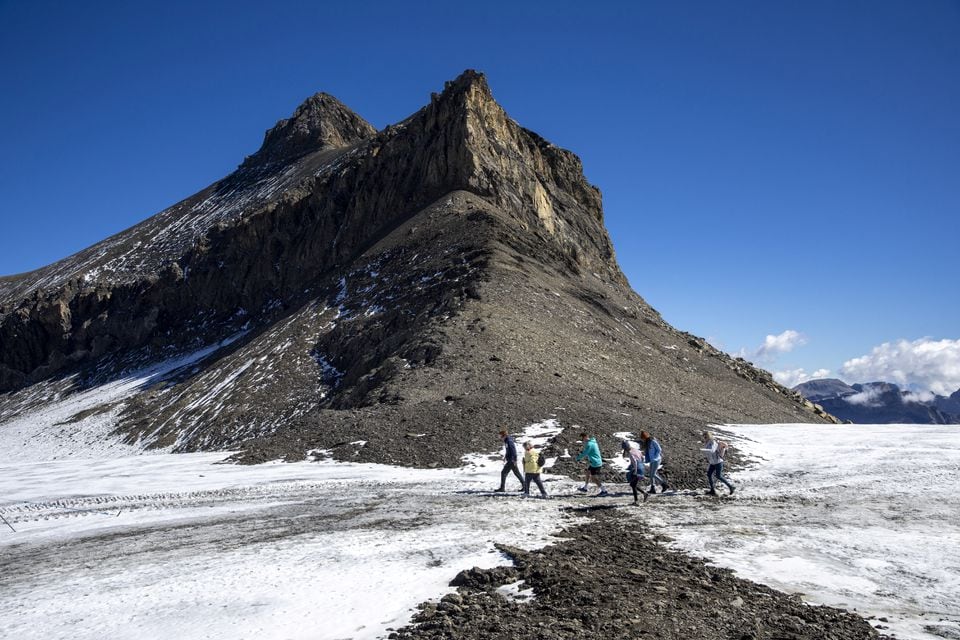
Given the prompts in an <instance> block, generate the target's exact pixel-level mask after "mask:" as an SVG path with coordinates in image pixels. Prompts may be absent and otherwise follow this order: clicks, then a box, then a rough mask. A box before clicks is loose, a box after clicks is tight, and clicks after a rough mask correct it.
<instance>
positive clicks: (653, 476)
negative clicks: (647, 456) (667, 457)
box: [650, 460, 663, 493]
mask: <svg viewBox="0 0 960 640" xmlns="http://www.w3.org/2000/svg"><path fill="white" fill-rule="evenodd" d="M659 468H660V461H659V460H654V461H652V462H651V463H650V493H656V492H657V485H656V482H657V480H658V479H660V481H661V482H663V480H662V479H661V478H660V476H658V475H657V469H659Z"/></svg>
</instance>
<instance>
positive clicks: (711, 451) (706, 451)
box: [700, 431, 734, 496]
mask: <svg viewBox="0 0 960 640" xmlns="http://www.w3.org/2000/svg"><path fill="white" fill-rule="evenodd" d="M700 451H702V452H703V455H705V456H706V458H707V465H708V466H707V482H709V483H710V490H709V491H707V495H708V496H715V495H717V490H716V486H715V485H714V482H713V478H714V476H716V478H717V480H719V481H720V482H722V483H723V484H725V485H727V489H729V490H730V494H731V495H732V494H733V491H734V486H733V485H732V484H730V483H729V482H728V481H727V479H726V478H724V477H723V456H725V455H726V453H727V443H726V442H723V441H721V440H714V438H713V434H711V433H710V432H709V431H704V432H703V448H701V449H700Z"/></svg>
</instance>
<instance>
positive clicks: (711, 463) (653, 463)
mask: <svg viewBox="0 0 960 640" xmlns="http://www.w3.org/2000/svg"><path fill="white" fill-rule="evenodd" d="M500 438H501V439H502V440H503V445H504V449H505V451H504V465H503V470H502V471H501V472H500V487H499V488H498V489H496V491H498V492H503V491H506V484H507V478H508V477H509V476H510V474H511V473H513V474H514V475H515V476H516V477H517V480H519V481H520V484H521V485H522V487H523V489H522V491H523V495H524V496H529V495H530V484H531V483H535V484H536V485H537V488H538V489H540V497H541V498H546V497H547V491H546V489H545V488H544V486H543V481H542V480H541V479H540V473H541V471H542V470H543V462H544V460H543V454H542V453H539V452H537V450H536V449H535V448H534V446H533V443H532V442H530V441H529V440H528V441H527V442H524V443H523V471H524V473H523V474H521V473H520V469H519V467H518V454H517V447H516V443H515V442H514V440H513V437H511V436H510V434H509V433H507V431H506V429H501V430H500ZM580 442H581V443H582V446H581V449H580V452H579V453H578V454H577V457H576V460H577V462H581V461H583V460H585V461H586V463H587V468H586V470H585V471H584V479H583V486H582V487H579V488H578V489H577V490H578V491H581V492H584V493H587V492H588V491H589V490H590V484H591V483H593V484H595V485H596V486H597V489H598V492H597V493H596V494H595V495H596V496H597V497H605V496H609V495H610V493H609V492H608V491H607V489H606V487H604V486H603V480H602V475H603V457H602V456H601V454H600V445H599V444H597V439H596V437H594V436H592V435H590V434H588V433H581V434H580ZM621 448H622V455H623V457H624V458H626V459H627V470H626V471H627V483H628V484H629V485H630V488H631V490H632V491H633V504H635V505H637V504H640V496H641V495H642V496H643V501H644V502H646V501H647V498H648V497H649V496H650V494H654V493H656V492H657V485H658V484H659V485H660V487H661V490H660V491H661V493H662V492H664V491H667V490H669V489H670V484H669V483H668V482H667V481H666V480H665V479H664V478H663V477H662V476H661V475H660V473H659V470H660V467H661V465H662V463H663V448H662V447H661V446H660V442H659V441H658V440H657V439H656V438H654V437H653V436H651V435H650V433H649V432H647V431H641V432H640V440H639V442H635V441H633V440H628V439H624V440H623V441H622V442H621ZM726 450H727V444H726V443H725V442H722V441H720V440H717V439H715V438H714V437H713V435H712V434H711V433H710V432H709V431H704V432H703V446H702V447H701V448H700V451H701V452H702V453H703V454H704V456H705V457H706V459H707V483H708V484H709V486H710V489H709V490H708V491H707V495H712V496H716V495H717V491H716V482H722V483H723V484H725V485H726V486H727V489H728V490H729V491H730V493H731V494H732V493H733V492H734V490H735V488H734V486H733V485H732V484H730V482H729V481H728V480H727V479H726V478H725V477H724V476H723V459H724V456H725V455H726ZM647 480H649V488H648V489H646V490H644V488H643V486H644V485H646V481H647Z"/></svg>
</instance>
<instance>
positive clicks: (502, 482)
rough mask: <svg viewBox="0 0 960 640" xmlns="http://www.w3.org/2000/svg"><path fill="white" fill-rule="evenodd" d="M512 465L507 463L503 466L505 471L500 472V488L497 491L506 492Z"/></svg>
mask: <svg viewBox="0 0 960 640" xmlns="http://www.w3.org/2000/svg"><path fill="white" fill-rule="evenodd" d="M510 466H511V463H509V462H506V463H504V465H503V469H501V470H500V488H499V489H497V491H506V489H507V476H508V475H509V474H510Z"/></svg>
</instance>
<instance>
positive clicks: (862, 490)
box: [0, 363, 960, 640]
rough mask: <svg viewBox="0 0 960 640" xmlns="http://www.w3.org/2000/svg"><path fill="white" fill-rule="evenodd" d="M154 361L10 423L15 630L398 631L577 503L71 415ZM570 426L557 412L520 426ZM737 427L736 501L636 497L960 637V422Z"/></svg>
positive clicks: (714, 543)
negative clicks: (113, 430)
mask: <svg viewBox="0 0 960 640" xmlns="http://www.w3.org/2000/svg"><path fill="white" fill-rule="evenodd" d="M177 364H178V366H179V364H180V363H177ZM148 377H149V376H146V375H144V376H133V377H131V379H130V380H128V381H125V382H123V383H122V384H120V385H117V386H116V388H114V387H107V388H101V389H99V390H97V391H90V392H84V394H81V395H79V396H78V395H74V396H69V397H66V398H63V399H62V400H60V401H59V402H53V403H52V404H50V405H49V407H48V408H47V409H46V410H44V411H33V412H30V413H29V415H28V414H24V415H22V416H20V417H19V418H15V419H13V420H11V421H7V422H6V423H4V424H2V425H0V451H4V452H5V456H4V458H3V460H2V461H0V515H3V516H4V518H6V520H7V521H8V522H9V526H8V525H7V524H5V523H4V522H2V521H0V637H4V638H6V637H9V638H17V639H25V640H30V639H34V638H36V639H41V638H43V639H48V638H70V639H71V640H83V639H96V640H102V639H103V638H155V637H157V638H159V637H179V638H185V639H190V638H210V639H217V638H243V637H256V638H262V639H266V640H269V639H271V638H277V639H279V638H284V639H287V638H290V639H296V638H331V639H333V638H377V637H382V636H384V635H385V634H386V633H388V632H389V631H388V630H389V629H391V628H396V627H399V626H402V625H404V624H405V623H406V622H407V621H408V620H409V617H410V615H411V613H412V612H413V607H414V606H415V605H416V604H418V603H420V602H422V601H425V600H430V599H437V598H439V597H441V596H442V595H444V594H445V593H447V592H449V591H450V590H451V589H450V588H449V587H448V586H447V584H448V582H449V580H450V579H451V578H452V577H453V576H454V575H455V574H456V573H457V572H459V571H460V570H461V569H465V568H469V567H472V566H481V567H488V566H493V565H496V564H502V563H504V562H505V558H504V556H503V555H502V554H500V553H499V552H497V551H496V550H495V549H494V546H493V545H494V543H497V542H500V543H508V544H512V545H516V546H521V547H525V548H535V547H538V546H541V545H544V544H548V543H549V542H550V541H551V537H550V536H551V534H553V533H555V532H556V531H557V530H558V529H559V528H560V527H561V526H564V525H566V524H570V523H572V522H573V521H572V520H571V519H570V518H571V516H569V515H567V514H565V512H564V511H563V510H562V507H563V506H564V504H563V501H562V500H549V501H541V500H537V499H526V500H524V499H520V498H518V497H516V496H515V495H510V494H506V495H498V494H492V493H491V492H490V490H491V489H492V488H494V487H495V486H496V485H497V484H498V482H499V469H500V465H501V462H500V458H499V454H495V453H491V454H476V455H472V456H466V457H465V458H464V465H463V466H462V467H461V468H459V469H447V470H443V469H435V470H413V469H400V468H393V467H387V466H379V465H358V464H348V463H335V462H331V461H328V460H323V459H321V460H319V461H315V462H307V461H305V462H301V463H295V464H284V463H275V464H266V465H258V466H237V465H233V464H222V461H223V460H224V459H225V458H226V457H227V454H225V453H203V454H183V455H171V454H165V453H156V454H141V455H136V453H137V448H134V447H127V446H123V445H119V444H117V443H113V444H111V446H109V447H103V446H91V444H93V445H95V444H96V443H97V442H101V443H102V442H103V440H101V438H104V437H105V436H107V434H109V432H110V427H111V424H110V423H111V420H112V419H111V417H110V414H109V413H108V412H106V413H98V414H96V416H97V417H93V416H91V417H90V418H87V419H84V420H81V421H72V422H71V421H66V422H64V416H69V415H73V414H74V413H75V412H76V411H78V410H80V409H83V408H84V407H85V406H87V405H88V404H101V403H103V402H104V398H105V397H106V396H109V398H107V399H109V400H111V401H118V400H122V398H123V397H124V391H125V388H126V387H127V386H131V385H137V384H142V380H145V379H147V378H148ZM559 429H560V426H559V424H558V423H557V422H556V421H555V420H547V421H544V422H543V423H540V424H536V425H531V426H530V427H529V428H528V429H527V430H526V435H525V436H524V437H522V438H518V441H522V440H523V439H525V438H527V437H530V438H532V439H534V441H535V442H538V443H542V442H544V441H546V440H547V439H549V438H550V437H552V436H553V435H555V434H556V433H558V432H559ZM722 430H725V431H727V432H728V433H729V434H730V436H729V439H731V440H733V441H734V442H735V443H736V445H737V446H738V447H739V448H740V449H741V450H742V451H744V452H746V453H747V454H748V455H749V456H750V457H752V458H753V460H754V462H755V463H756V464H754V465H753V466H751V467H750V468H748V469H746V470H743V471H740V472H738V473H736V474H732V476H731V477H732V479H733V480H734V482H735V483H736V484H737V486H738V491H737V493H736V494H735V496H734V498H733V499H730V500H728V499H720V500H717V499H713V498H708V497H705V496H702V495H698V496H692V495H691V494H690V493H686V492H681V493H678V494H675V495H670V494H668V495H664V496H661V495H657V496H654V497H653V498H651V499H650V501H649V502H648V503H647V504H646V505H645V506H644V507H642V508H638V509H633V508H625V509H624V512H625V513H631V514H634V515H635V516H636V517H638V518H642V519H643V520H645V521H647V522H649V523H650V524H651V525H652V526H654V527H655V528H658V529H659V530H661V531H664V532H666V533H668V534H670V535H671V536H672V537H673V538H674V540H675V543H674V544H675V545H676V546H677V547H678V548H681V549H684V550H687V551H690V552H693V553H697V554H699V555H703V556H705V557H708V558H710V559H711V560H712V561H713V562H714V563H716V564H718V565H722V566H727V567H730V568H732V569H734V570H735V571H737V572H738V574H740V575H741V576H742V577H746V578H750V579H754V580H757V581H760V582H764V583H767V584H770V585H772V586H774V587H778V588H780V589H783V590H786V591H792V592H801V593H803V594H804V595H805V597H806V598H807V599H808V600H809V601H811V602H818V603H825V604H832V605H837V606H842V607H845V608H849V609H856V610H857V611H859V612H860V613H862V614H863V615H866V616H871V615H872V616H876V618H880V617H883V618H886V619H887V620H888V621H889V622H884V623H882V624H885V625H887V626H889V631H891V632H895V633H896V634H897V635H898V636H899V637H901V638H927V639H930V638H942V637H948V638H958V637H960V559H958V557H960V554H957V552H956V549H958V548H960V524H958V520H957V514H958V513H960V430H958V429H957V427H955V426H954V427H941V426H919V425H880V426H867V425H848V426H832V425H827V426H813V425H760V426H757V425H754V426H737V425H735V426H727V427H722ZM108 440H109V438H108ZM356 444H357V446H364V445H363V444H362V443H356ZM690 446H691V447H698V448H699V443H696V442H691V443H690ZM667 455H668V456H669V451H668V452H667ZM321 457H322V453H321ZM668 460H669V458H668ZM545 477H546V478H547V479H548V480H547V489H548V491H550V492H551V493H554V492H555V493H558V494H570V493H572V491H571V490H572V488H573V486H574V483H573V482H571V481H569V480H566V479H562V478H552V477H551V476H550V475H549V474H547V475H546V476H545ZM509 482H510V483H514V482H515V481H514V480H513V479H511V480H510V481H509ZM611 500H622V501H623V502H624V504H626V501H627V499H626V498H623V499H617V498H613V499H611ZM14 530H15V531H14ZM503 593H504V595H505V596H506V597H516V598H521V599H525V598H529V597H530V593H529V591H528V590H526V588H525V586H524V585H523V584H516V585H508V586H507V587H505V588H504V589H503ZM873 623H874V624H878V623H880V622H879V621H878V620H873ZM951 634H952V635H951Z"/></svg>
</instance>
